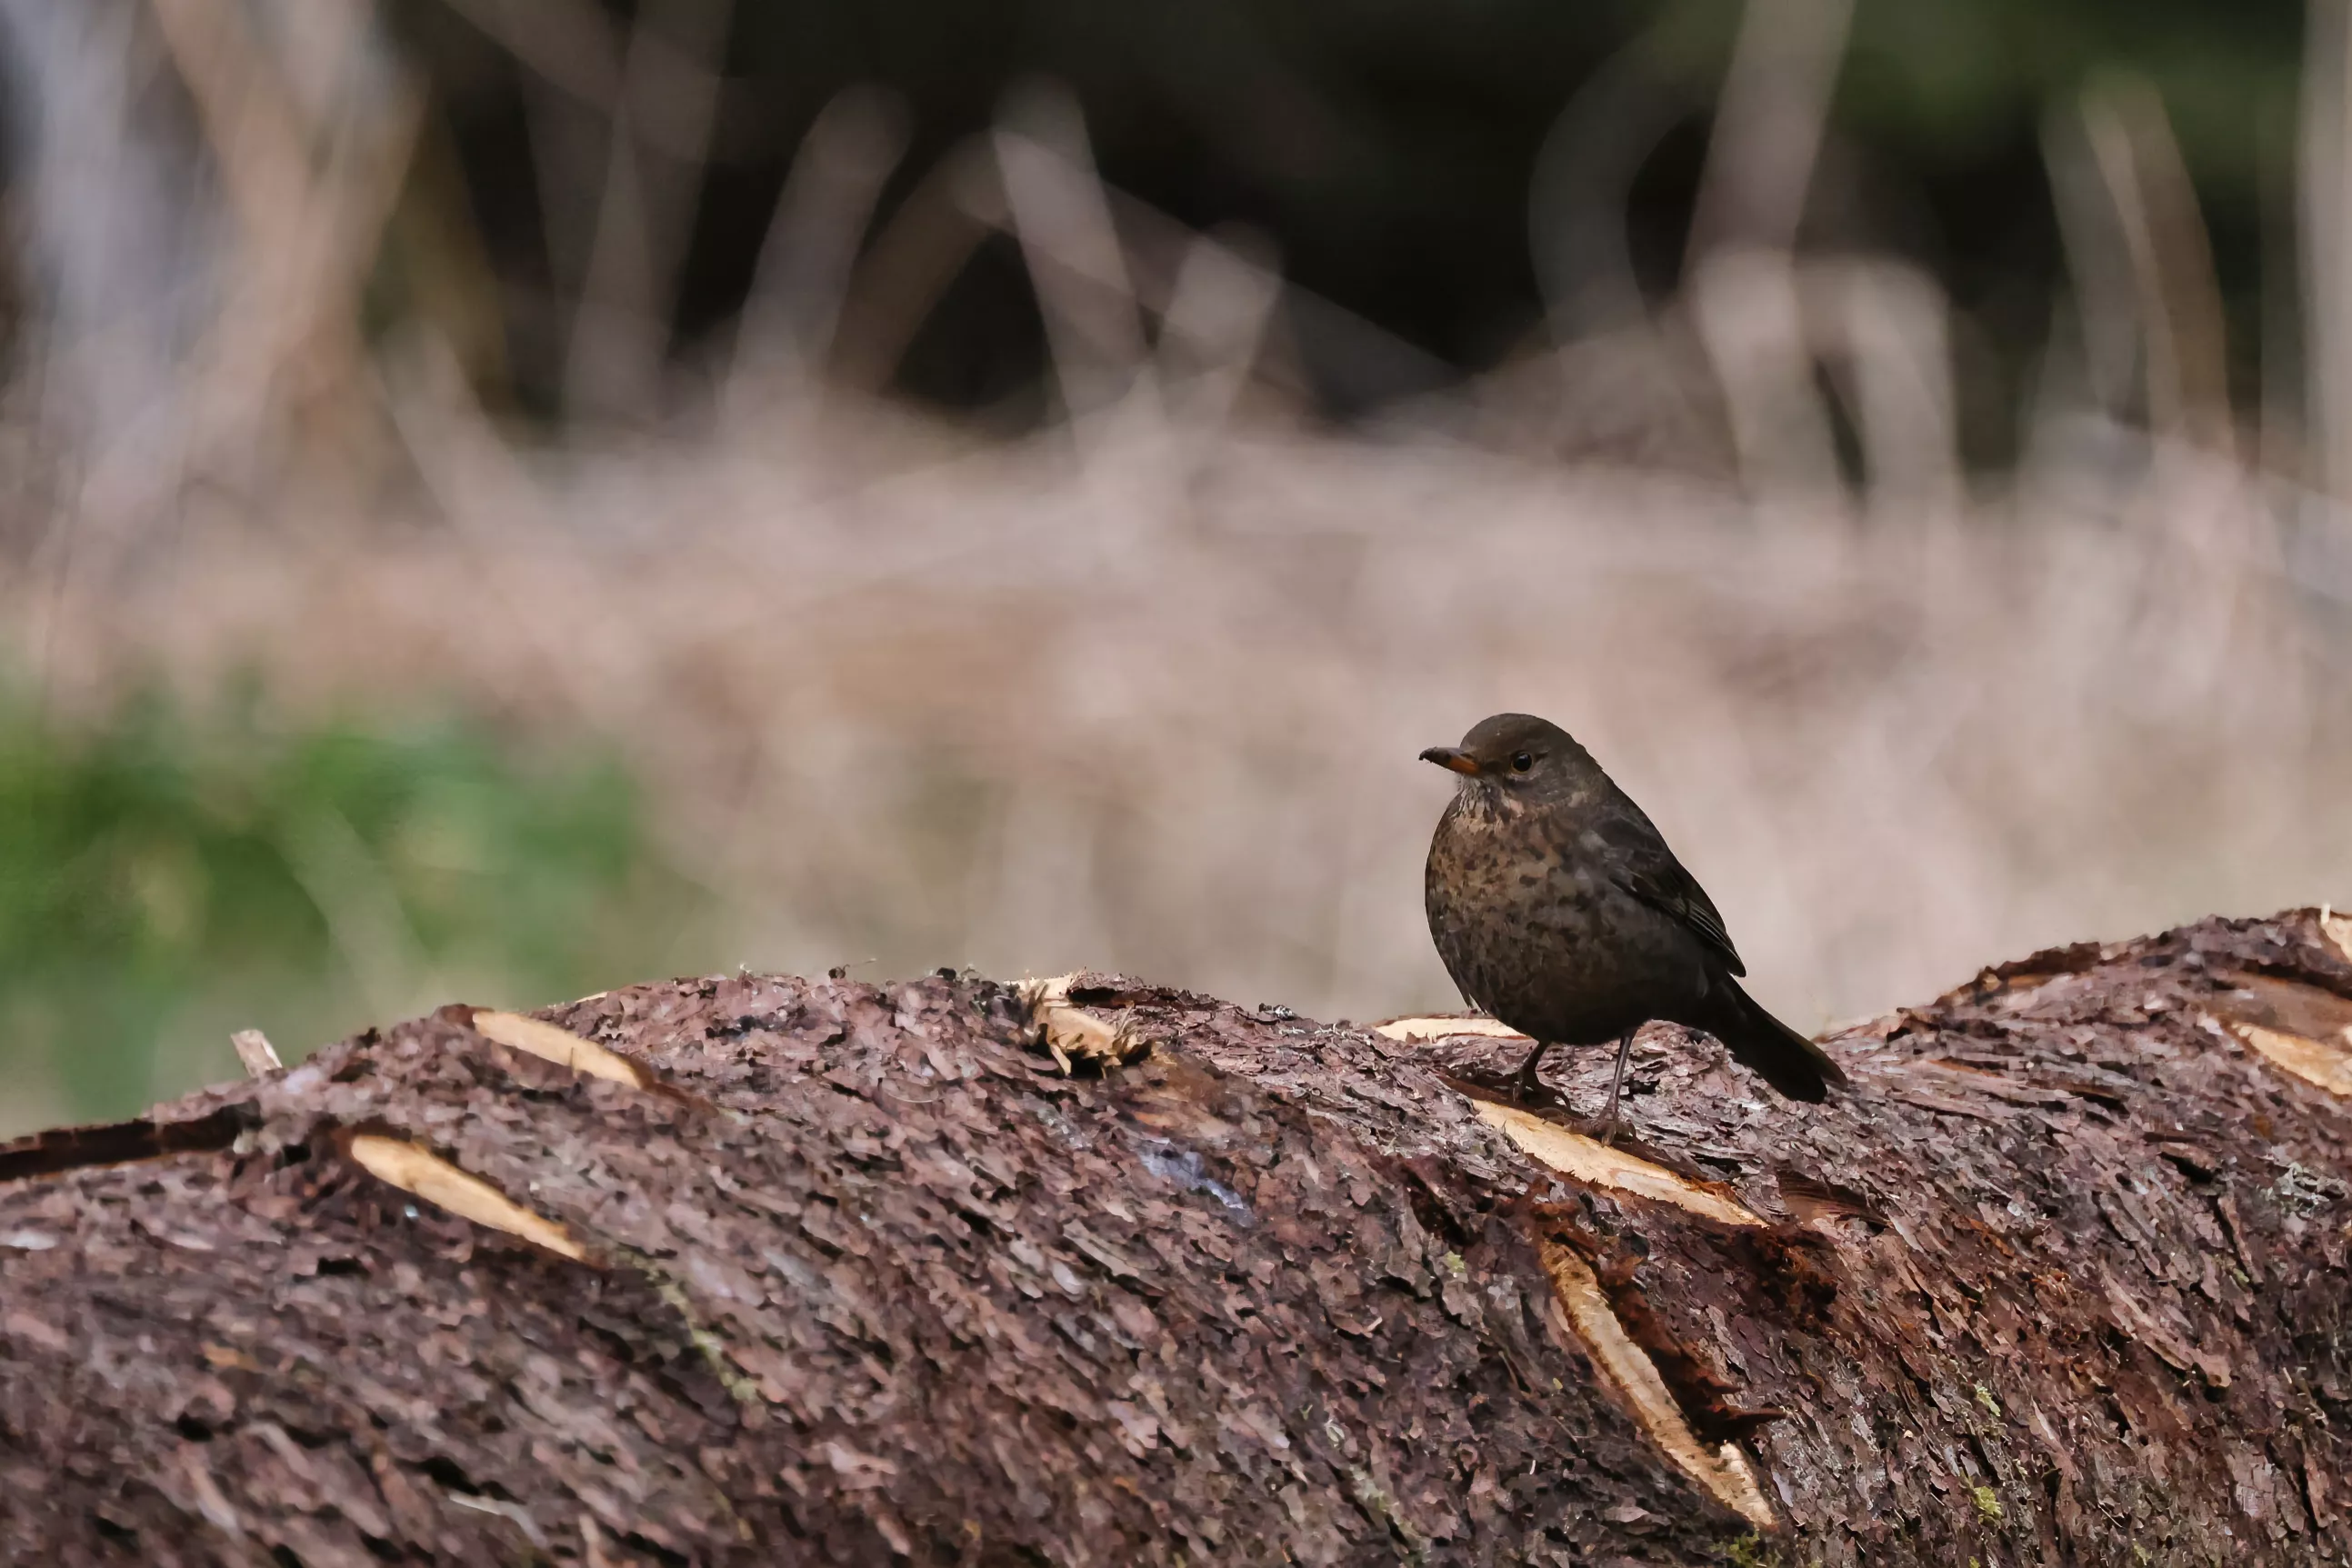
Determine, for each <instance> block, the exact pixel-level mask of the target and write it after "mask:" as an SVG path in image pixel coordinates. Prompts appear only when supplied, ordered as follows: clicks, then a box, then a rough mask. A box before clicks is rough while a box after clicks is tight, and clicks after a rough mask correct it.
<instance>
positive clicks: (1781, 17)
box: [1685, 0, 1853, 497]
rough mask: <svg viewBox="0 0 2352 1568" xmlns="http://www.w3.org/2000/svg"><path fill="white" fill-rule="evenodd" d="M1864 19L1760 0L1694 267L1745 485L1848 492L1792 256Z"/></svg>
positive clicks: (1820, 2)
mask: <svg viewBox="0 0 2352 1568" xmlns="http://www.w3.org/2000/svg"><path fill="white" fill-rule="evenodd" d="M1852 20H1853V0H1748V5H1747V10H1746V12H1745V14H1744V16H1743V17H1742V19H1741V22H1740V27H1739V36H1738V40H1737V42H1736V43H1735V44H1734V45H1733V47H1732V53H1731V64H1730V66H1729V68H1727V70H1726V72H1725V74H1724V81H1723V92H1722V96H1721V99H1720V100H1719V101H1718V103H1717V109H1716V116H1715V129H1714V133H1713V135H1712V136H1711V137H1710V138H1709V140H1708V142H1707V152H1706V169H1705V170H1704V171H1703V172H1702V173H1701V175H1700V179H1699V190H1698V197H1697V200H1696V204H1695V205H1694V207H1693V210H1692V214H1691V230H1690V240H1689V244H1688V247H1687V249H1686V251H1685V272H1686V277H1687V279H1688V290H1689V298H1690V311H1691V321H1692V325H1693V326H1694V327H1695V328H1696V330H1697V333H1698V337H1699V340H1700V342H1701V343H1703V344H1704V345H1705V346H1706V352H1707V357H1708V359H1709V360H1711V361H1713V362H1714V365H1715V371H1716V376H1717V380H1718V381H1719V382H1721V383H1722V386H1723V395H1724V403H1725V408H1726V411H1727V413H1728V414H1729V416H1730V421H1731V427H1732V440H1733V444H1734V445H1735V447H1736V448H1737V449H1738V453H1739V465H1740V471H1741V474H1742V476H1744V477H1745V478H1746V480H1747V482H1748V484H1749V485H1750V486H1765V487H1787V488H1791V489H1795V490H1800V491H1803V492H1806V493H1809V494H1811V495H1814V496H1818V497H1828V496H1830V495H1832V494H1833V493H1834V492H1835V490H1836V488H1837V479H1838V470H1837V453H1836V448H1835V446H1834V444H1832V439H1831V435H1830V427H1829V421H1828V417H1827V413H1826V411H1825V410H1824V409H1823V408H1822V405H1821V398H1820V394H1819V392H1817V391H1816V389H1815V387H1814V385H1813V381H1812V360H1811V352H1810V350H1809V348H1808V346H1807V342H1806V331H1805V323H1804V319H1803V313H1802V310H1801V306H1800V300H1799V292H1798V286H1797V278H1796V273H1795V268H1794V267H1793V265H1792V262H1791V259H1790V258H1791V256H1792V254H1793V252H1794V250H1795V248H1796V244H1797V233H1798V229H1799V226H1800V225H1801V223H1802V221H1803V218H1804V211H1805V193H1806V190H1807V188H1808V187H1809V186H1810V185H1811V183H1812V177H1813V162H1814V160H1815V158H1816V157H1817V156H1818V155H1819V153H1820V151H1821V141H1822V126H1823V123H1824V122H1825V121H1826V120H1827V119H1828V116H1829V104H1830V93H1831V89H1832V87H1833V86H1834V85H1835V82H1836V79H1837V70H1838V63H1839V61H1840V59H1841V58H1842V57H1843V55H1844V52H1845V40H1846V32H1847V28H1848V26H1849V25H1850V24H1851V22H1852Z"/></svg>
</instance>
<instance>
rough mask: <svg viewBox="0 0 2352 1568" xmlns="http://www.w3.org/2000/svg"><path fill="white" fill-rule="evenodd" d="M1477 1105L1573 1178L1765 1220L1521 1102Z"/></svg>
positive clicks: (1733, 1217)
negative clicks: (1521, 1106) (1520, 1105)
mask: <svg viewBox="0 0 2352 1568" xmlns="http://www.w3.org/2000/svg"><path fill="white" fill-rule="evenodd" d="M1474 1103H1475V1104H1476V1106H1477V1107H1478V1114H1479V1116H1480V1118H1481V1119H1483V1120H1484V1121H1485V1122H1486V1124H1487V1125H1488V1126H1490V1127H1496V1128H1500V1129H1501V1130H1502V1132H1503V1133H1504V1134H1505V1135H1506V1136H1507V1137H1508V1138H1509V1139H1510V1140H1511V1142H1513V1143H1515V1144H1517V1145H1518V1146H1519V1147H1520V1148H1521V1149H1523V1150H1525V1151H1526V1152H1527V1153H1528V1155H1532V1156H1534V1157H1535V1158H1536V1159H1538V1160H1541V1161H1542V1162H1543V1163H1544V1164H1545V1165H1547V1166H1550V1167H1551V1168H1552V1169H1554V1170H1556V1171H1558V1172H1559V1174H1560V1175H1562V1176H1566V1177H1568V1178H1569V1179H1570V1181H1579V1182H1585V1183H1588V1184H1590V1185H1591V1186H1605V1187H1612V1188H1614V1189H1615V1190H1617V1191H1619V1192H1624V1193H1631V1194H1633V1196H1634V1197H1646V1198H1652V1199H1654V1200H1655V1201H1657V1202H1660V1203H1671V1204H1673V1205H1675V1207H1678V1208H1686V1209H1689V1210H1690V1211H1691V1212H1692V1213H1693V1214H1700V1215H1705V1216H1706V1218H1709V1219H1714V1220H1719V1221H1721V1222H1722V1223H1723V1224H1726V1225H1761V1224H1763V1223H1764V1222H1763V1221H1762V1220H1761V1219H1759V1218H1757V1217H1756V1216H1755V1215H1754V1214H1752V1213H1750V1212H1749V1211H1748V1209H1747V1208H1746V1207H1743V1206H1741V1205H1740V1204H1739V1203H1738V1202H1736V1201H1735V1200H1733V1199H1731V1198H1729V1197H1725V1196H1724V1195H1723V1194H1721V1193H1719V1192H1717V1191H1714V1190H1712V1189H1711V1188H1708V1187H1705V1186H1700V1185H1699V1184H1698V1183H1696V1182H1695V1181H1692V1180H1691V1179H1690V1178H1689V1177H1687V1176H1678V1175H1676V1174H1675V1172H1673V1171H1670V1170H1668V1169H1666V1168H1665V1166H1660V1165H1653V1164H1652V1163H1651V1162H1649V1161H1648V1160H1645V1159H1643V1158H1641V1157H1639V1156H1638V1155H1629V1154H1627V1153H1626V1152H1625V1151H1624V1150H1622V1149H1620V1148H1616V1147H1614V1146H1612V1145H1608V1144H1604V1143H1602V1142H1601V1140H1600V1139H1598V1138H1588V1137H1586V1136H1585V1135H1584V1134H1581V1133H1575V1132H1570V1130H1569V1129H1568V1128H1566V1127H1563V1126H1561V1125H1560V1124H1559V1123H1557V1122H1547V1121H1545V1120H1544V1119H1543V1118H1542V1117H1540V1116H1537V1115H1533V1114H1530V1113H1528V1112H1526V1111H1522V1110H1520V1109H1519V1108H1518V1107H1517V1106H1516V1105H1502V1104H1497V1103H1495V1102H1494V1101H1491V1100H1480V1101H1475V1102H1474Z"/></svg>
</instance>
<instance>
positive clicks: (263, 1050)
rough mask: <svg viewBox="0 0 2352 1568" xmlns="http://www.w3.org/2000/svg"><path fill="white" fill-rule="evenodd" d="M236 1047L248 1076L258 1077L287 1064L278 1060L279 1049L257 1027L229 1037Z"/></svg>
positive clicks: (240, 1031) (237, 1057) (238, 1058)
mask: <svg viewBox="0 0 2352 1568" xmlns="http://www.w3.org/2000/svg"><path fill="white" fill-rule="evenodd" d="M228 1042H229V1043H230V1044H231V1045H233V1046H235V1047H236V1059H237V1061H241V1062H243V1063H244V1064H245V1075H246V1076H247V1078H258V1077H260V1076H261V1075H262V1074H263V1073H265V1072H276V1071H278V1070H279V1069H281V1068H283V1067H284V1066H285V1065H286V1064H285V1063H284V1062H282V1061H278V1051H277V1048H276V1047H275V1046H272V1045H271V1044H270V1043H269V1037H268V1035H266V1034H264V1033H262V1032H261V1031H260V1030H257V1029H241V1030H237V1031H236V1033H235V1034H233V1035H231V1036H229V1037H228Z"/></svg>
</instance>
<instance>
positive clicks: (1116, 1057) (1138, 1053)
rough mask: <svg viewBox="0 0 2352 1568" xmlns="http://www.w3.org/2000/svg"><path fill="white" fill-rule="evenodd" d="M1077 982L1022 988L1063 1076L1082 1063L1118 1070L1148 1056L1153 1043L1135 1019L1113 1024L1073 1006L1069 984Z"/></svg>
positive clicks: (1064, 978) (1067, 978) (1062, 979)
mask: <svg viewBox="0 0 2352 1568" xmlns="http://www.w3.org/2000/svg"><path fill="white" fill-rule="evenodd" d="M1076 978H1077V977H1076V975H1059V976H1056V977H1054V978H1053V979H1050V980H1031V981H1028V982H1026V983H1025V984H1024V985H1023V987H1022V988H1021V994H1022V998H1023V999H1024V1001H1026V1002H1027V1003H1028V1005H1029V1008H1030V1010H1031V1011H1032V1012H1033V1013H1034V1014H1035V1015H1036V1019H1037V1025H1038V1029H1039V1030H1040V1031H1041V1033H1042V1037H1043V1039H1044V1040H1045V1049H1046V1051H1048V1052H1050V1053H1051V1054H1052V1056H1053V1058H1054V1061H1055V1063H1056V1064H1058V1065H1059V1066H1060V1068H1061V1070H1062V1071H1063V1073H1064V1075H1065V1076H1066V1075H1067V1074H1068V1073H1069V1072H1070V1071H1072V1070H1073V1068H1074V1066H1075V1064H1076V1063H1080V1062H1084V1063H1086V1064H1087V1065H1088V1066H1092V1067H1097V1068H1099V1067H1117V1066H1121V1065H1124V1064H1125V1063H1128V1062H1130V1061H1139V1060H1141V1059H1142V1058H1143V1057H1146V1056H1149V1055H1150V1053H1151V1040H1150V1037H1149V1036H1148V1035H1145V1034H1143V1033H1142V1032H1140V1031H1139V1030H1137V1029H1136V1027H1135V1025H1134V1021H1133V1020H1132V1019H1120V1020H1119V1021H1118V1023H1115V1024H1114V1023H1110V1022H1108V1021H1107V1020H1105V1019H1099V1018H1097V1017H1096V1016H1095V1015H1094V1014H1093V1013H1090V1012H1088V1011H1087V1009H1084V1008H1081V1007H1075V1006H1073V1005H1072V1004H1071V1002H1070V983H1071V981H1073V980H1075V979H1076Z"/></svg>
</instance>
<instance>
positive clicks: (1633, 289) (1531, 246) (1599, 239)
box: [1528, 34, 1692, 347]
mask: <svg viewBox="0 0 2352 1568" xmlns="http://www.w3.org/2000/svg"><path fill="white" fill-rule="evenodd" d="M1691 108H1692V106H1691V105H1690V104H1688V103H1686V102H1685V101H1684V100H1683V99H1682V97H1681V95H1680V94H1678V93H1677V92H1675V91H1674V90H1673V89H1670V88H1668V87H1667V86H1666V84H1665V83H1664V81H1662V80H1661V79H1660V72H1659V69H1658V67H1657V63H1656V61H1655V59H1654V34H1645V35H1643V37H1640V38H1638V39H1636V40H1634V42H1633V43H1632V44H1630V45H1628V46H1627V47H1624V48H1622V49H1621V50H1619V51H1618V52H1617V53H1616V54H1614V55H1612V56H1611V57H1609V58H1608V59H1607V60H1605V61H1603V62H1602V63H1601V68H1600V69H1598V70H1596V71H1594V72H1593V73H1592V75H1591V77H1590V78H1587V79H1586V80H1585V81H1584V83H1583V84H1582V85H1581V86H1580V87H1579V88H1578V89H1576V92H1575V94H1574V95H1573V96H1572V97H1571V98H1570V99H1569V100H1568V106H1567V107H1566V108H1565V109H1563V110H1560V112H1559V118H1558V119H1557V120H1554V121H1553V122H1552V127H1551V130H1550V131H1549V132H1548V133H1547V134H1546V135H1545V137H1544V140H1543V145H1542V146H1541V147H1540V148H1538V150H1537V152H1536V162H1535V172H1534V173H1533V174H1532V175H1530V176H1529V178H1528V252H1529V255H1530V258H1531V259H1532V260H1533V261H1534V263H1535V274H1536V284H1537V287H1539V288H1541V289H1542V290H1543V296H1544V304H1545V306H1546V309H1547V314H1548V316H1549V320H1550V325H1551V333H1552V342H1553V345H1554V346H1555V347H1559V346H1564V345H1566V344H1568V343H1570V342H1573V341H1575V340H1578V339H1580V338H1583V337H1585V336H1587V335H1589V334H1591V333H1594V332H1601V331H1607V330H1610V329H1614V328H1618V327H1622V326H1626V325H1629V324H1632V323H1636V322H1643V323H1646V322H1647V321H1648V320H1649V319H1650V313H1649V307H1648V302H1647V301H1646V300H1644V299H1643V295H1642V285H1641V280H1640V278H1639V277H1636V276H1635V273H1634V269H1633V245H1632V242H1631V239H1630V236H1629V235H1628V234H1627V222H1626V219H1627V213H1626V204H1627V202H1628V200H1629V198H1630V197H1631V194H1632V192H1633V179H1634V176H1635V175H1637V174H1639V173H1640V172H1641V170H1642V166H1643V164H1644V163H1645V162H1648V161H1649V159H1650V155H1651V154H1652V153H1654V152H1656V151H1657V149H1658V144H1659V142H1660V141H1663V140H1664V138H1665V135H1666V132H1667V131H1671V130H1673V129H1674V127H1675V125H1676V124H1677V123H1678V122H1679V121H1680V120H1682V119H1683V118H1684V117H1685V115H1687V114H1688V113H1689V112H1690V110H1691Z"/></svg>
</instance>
